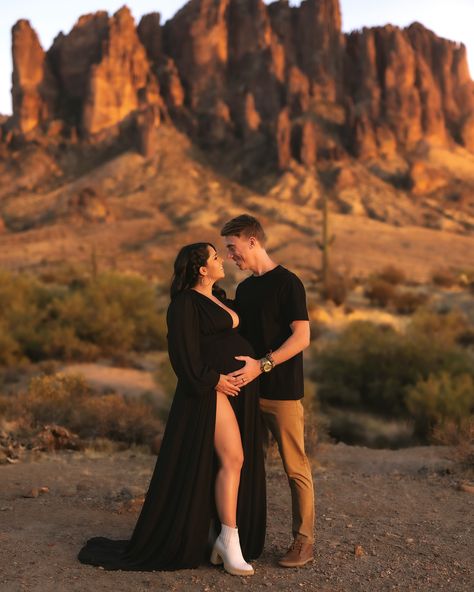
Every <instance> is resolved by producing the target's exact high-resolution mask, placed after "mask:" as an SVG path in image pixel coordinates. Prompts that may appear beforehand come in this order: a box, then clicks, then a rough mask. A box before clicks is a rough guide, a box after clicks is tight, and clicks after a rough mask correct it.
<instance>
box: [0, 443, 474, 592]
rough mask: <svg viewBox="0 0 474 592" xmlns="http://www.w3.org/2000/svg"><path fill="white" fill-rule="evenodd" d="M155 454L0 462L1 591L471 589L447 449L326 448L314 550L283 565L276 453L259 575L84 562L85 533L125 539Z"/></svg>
mask: <svg viewBox="0 0 474 592" xmlns="http://www.w3.org/2000/svg"><path fill="white" fill-rule="evenodd" d="M154 462H155V459H154V457H153V456H151V455H149V454H146V453H144V452H143V451H139V450H127V451H122V452H114V453H110V452H109V453H105V452H103V453H100V452H93V451H88V452H61V453H57V454H41V455H38V454H37V455H35V456H33V457H31V458H26V459H24V460H23V461H22V462H19V463H17V464H13V465H5V466H2V467H0V483H1V485H0V548H1V554H0V589H1V590H2V592H17V591H18V592H22V591H38V592H39V591H41V592H49V591H54V592H57V591H61V592H73V591H77V592H89V591H93V590H94V591H104V592H106V591H109V590H110V591H115V590H120V591H121V592H129V591H130V592H132V591H133V592H142V591H143V592H144V591H148V590H153V591H168V590H169V591H172V590H174V591H178V590H179V591H185V592H188V591H189V592H191V591H203V592H204V591H206V592H208V591H219V592H220V591H222V592H225V591H235V590H241V589H247V590H267V589H270V588H273V589H274V590H278V591H290V590H291V591H294V590H309V591H313V590H314V591H316V590H317V591H320V592H329V591H331V592H336V591H337V592H343V591H344V592H345V591H351V592H352V591H359V590H360V591H376V592H380V591H384V590H399V591H404V592H406V591H412V590H413V591H414V590H417V591H431V590H433V591H435V590H436V591H441V590H449V591H453V592H462V591H464V590H465V591H468V590H469V591H471V590H473V586H474V572H473V567H474V564H473V557H474V533H473V518H472V517H473V509H474V495H473V494H472V493H469V492H465V491H462V490H460V489H459V487H458V484H459V481H460V480H461V479H463V478H466V474H465V473H464V474H462V473H459V472H458V469H457V468H456V465H455V464H454V463H453V461H452V460H451V459H450V451H449V450H448V449H446V448H438V447H428V448H411V449H405V450H399V451H389V450H369V449H365V448H357V447H349V446H345V445H342V444H339V445H322V446H321V447H320V448H319V450H318V451H317V453H316V454H315V456H314V458H313V468H314V478H315V486H316V490H317V507H318V516H317V525H316V531H317V543H316V556H315V560H314V562H313V563H312V564H310V565H308V566H306V567H304V568H300V569H283V568H280V567H278V565H277V559H278V557H279V555H280V553H281V552H282V550H284V549H285V547H286V545H287V544H288V542H289V532H290V500H289V492H288V486H287V483H286V479H285V476H284V473H283V472H282V469H281V465H280V463H279V461H278V458H276V457H274V458H271V459H270V461H269V463H268V467H267V471H268V506H269V507H268V530H267V540H266V545H265V550H264V553H263V555H262V556H261V557H260V559H259V560H258V561H256V562H255V571H256V573H255V576H253V577H252V578H239V577H232V576H229V575H227V574H226V573H224V572H223V571H222V569H221V568H215V567H213V566H211V565H203V566H202V567H200V568H199V569H195V570H183V571H179V572H152V573H145V572H143V573H142V572H131V573H130V572H129V573H127V572H106V571H104V570H101V569H97V568H93V567H89V566H84V565H81V564H80V563H79V562H78V561H77V560H76V554H77V552H78V550H79V548H80V546H81V545H82V544H83V542H84V541H85V540H86V539H87V538H88V537H91V536H95V535H105V536H109V537H112V538H127V537H128V535H129V534H130V532H131V529H132V527H133V525H134V523H135V520H136V517H137V513H138V512H139V508H140V496H142V495H143V494H144V492H145V490H146V486H147V482H148V479H149V477H150V473H151V471H152V468H153V465H154ZM467 477H468V478H469V477H471V478H472V475H467ZM42 487H45V488H48V489H49V491H45V492H44V493H38V489H40V488H42ZM34 489H36V491H33V490H34ZM27 495H30V496H31V495H33V496H34V495H36V496H37V497H25V496H27Z"/></svg>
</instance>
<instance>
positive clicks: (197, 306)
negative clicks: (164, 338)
mask: <svg viewBox="0 0 474 592" xmlns="http://www.w3.org/2000/svg"><path fill="white" fill-rule="evenodd" d="M222 277H224V268H223V262H222V259H221V258H220V257H219V256H218V255H217V253H216V250H215V248H214V247H213V246H212V245H211V244H209V243H195V244H192V245H187V246H185V247H183V248H182V249H181V251H180V252H179V254H178V256H177V258H176V261H175V264H174V277H173V281H172V285H171V304H170V306H169V309H168V315H167V320H168V349H169V356H170V360H171V364H172V366H173V369H174V371H175V373H176V375H177V377H178V384H177V387H176V393H175V396H174V399H173V403H172V406H171V410H170V413H169V417H168V423H167V425H166V429H165V433H164V436H163V442H162V445H161V449H160V453H159V456H158V459H157V462H156V466H155V470H154V473H153V476H152V478H151V482H150V486H149V489H148V493H147V495H146V498H145V502H144V505H143V508H142V511H141V514H140V516H139V518H138V521H137V524H136V526H135V529H134V532H133V534H132V537H131V539H130V540H129V541H112V540H110V539H106V538H94V539H91V540H89V541H88V542H87V544H86V545H85V546H84V547H83V549H82V550H81V551H80V553H79V560H80V561H81V562H83V563H88V564H92V565H98V566H102V567H104V568H106V569H123V570H175V569H184V568H193V567H197V566H198V565H200V564H201V563H203V562H205V561H206V560H209V559H210V560H211V562H212V563H214V564H222V563H223V564H224V569H225V570H226V571H227V572H229V573H231V574H233V575H252V574H253V573H254V570H253V568H252V566H251V565H250V564H249V563H247V562H248V561H250V560H251V559H255V558H257V557H258V556H259V555H260V553H261V551H262V549H263V543H264V538H265V522H266V506H265V472H264V461H263V451H262V446H261V435H260V416H259V411H258V393H257V381H254V382H252V383H250V384H248V385H246V384H242V383H239V384H237V382H236V381H235V380H234V379H232V378H230V377H227V376H226V375H227V374H228V373H229V372H233V371H234V370H237V369H238V368H239V367H240V366H242V362H239V361H238V360H236V359H235V356H237V355H249V356H253V351H252V348H251V347H250V345H249V344H248V343H247V341H245V340H244V339H243V338H242V337H241V336H240V335H239V333H238V330H237V327H238V324H239V318H238V316H237V314H236V313H235V312H234V311H233V310H232V309H231V308H229V302H228V301H226V300H225V294H224V293H223V291H222V290H220V289H219V288H217V286H216V285H215V283H216V282H217V281H218V280H219V279H221V278H222ZM213 523H214V524H220V534H219V536H218V537H217V539H216V540H215V541H212V543H213V546H212V550H211V553H210V556H209V550H210V549H209V546H208V545H209V543H208V539H209V534H210V532H212V531H213V529H212V524H213ZM216 532H218V531H216Z"/></svg>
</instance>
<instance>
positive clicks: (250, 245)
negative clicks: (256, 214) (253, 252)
mask: <svg viewBox="0 0 474 592" xmlns="http://www.w3.org/2000/svg"><path fill="white" fill-rule="evenodd" d="M256 244H257V239H256V238H255V237H254V236H251V237H250V238H249V248H250V249H253V247H255V245H256Z"/></svg>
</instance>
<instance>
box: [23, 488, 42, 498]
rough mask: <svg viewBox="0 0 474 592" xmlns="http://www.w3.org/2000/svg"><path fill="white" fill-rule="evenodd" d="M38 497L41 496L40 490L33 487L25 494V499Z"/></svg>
mask: <svg viewBox="0 0 474 592" xmlns="http://www.w3.org/2000/svg"><path fill="white" fill-rule="evenodd" d="M38 496H39V490H38V488H37V487H33V488H32V489H31V490H30V491H28V492H27V493H24V494H23V497H28V498H35V497H38Z"/></svg>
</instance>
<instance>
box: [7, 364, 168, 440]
mask: <svg viewBox="0 0 474 592" xmlns="http://www.w3.org/2000/svg"><path fill="white" fill-rule="evenodd" d="M13 411H14V412H13V413H12V410H11V409H10V415H14V414H15V413H16V414H17V416H18V415H22V416H23V417H24V418H25V421H26V422H29V424H30V425H31V426H32V428H39V427H41V426H44V425H46V424H57V425H60V426H63V427H65V428H67V429H69V430H71V431H72V432H74V433H76V434H78V435H79V436H80V437H81V438H110V439H113V440H119V441H122V442H127V443H137V444H142V443H145V442H149V441H150V439H151V438H152V437H153V436H155V435H156V434H157V432H159V431H161V427H162V424H161V421H160V419H159V417H158V415H157V413H156V412H155V409H154V408H153V407H152V406H150V405H148V404H147V403H146V402H145V401H144V400H136V399H127V398H125V397H124V396H122V395H119V394H107V395H97V394H94V393H93V392H92V391H91V389H90V388H89V387H88V385H87V384H86V382H85V380H84V379H83V378H82V377H80V376H73V375H64V374H53V375H42V376H37V377H35V378H33V379H32V380H31V382H30V384H29V387H28V391H27V392H26V393H25V394H23V395H20V396H19V397H17V398H16V403H15V408H14V410H13Z"/></svg>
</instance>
